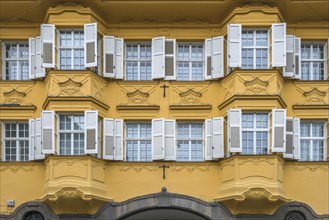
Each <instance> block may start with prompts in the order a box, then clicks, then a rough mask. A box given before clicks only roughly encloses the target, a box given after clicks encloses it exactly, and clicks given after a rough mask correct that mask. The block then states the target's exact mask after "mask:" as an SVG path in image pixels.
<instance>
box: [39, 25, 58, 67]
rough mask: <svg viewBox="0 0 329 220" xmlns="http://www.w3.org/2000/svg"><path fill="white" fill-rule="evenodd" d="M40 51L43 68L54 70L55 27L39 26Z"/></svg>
mask: <svg viewBox="0 0 329 220" xmlns="http://www.w3.org/2000/svg"><path fill="white" fill-rule="evenodd" d="M41 51H42V64H41V66H42V67H43V68H55V25H53V24H42V25H41Z"/></svg>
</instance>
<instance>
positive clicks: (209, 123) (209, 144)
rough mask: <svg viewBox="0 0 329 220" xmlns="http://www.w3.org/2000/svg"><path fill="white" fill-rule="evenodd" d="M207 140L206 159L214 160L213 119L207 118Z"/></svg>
mask: <svg viewBox="0 0 329 220" xmlns="http://www.w3.org/2000/svg"><path fill="white" fill-rule="evenodd" d="M205 124H206V129H205V130H206V135H205V136H206V140H205V158H204V159H205V160H212V159H213V158H212V155H213V153H212V152H213V149H212V146H213V145H212V136H213V134H212V119H206V121H205Z"/></svg>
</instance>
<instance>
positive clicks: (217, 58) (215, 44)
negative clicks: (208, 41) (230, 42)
mask: <svg viewBox="0 0 329 220" xmlns="http://www.w3.org/2000/svg"><path fill="white" fill-rule="evenodd" d="M223 54H224V38H223V37H222V36H220V37H214V38H213V39H212V57H211V60H212V71H211V72H212V78H213V79H217V78H222V77H224V56H223Z"/></svg>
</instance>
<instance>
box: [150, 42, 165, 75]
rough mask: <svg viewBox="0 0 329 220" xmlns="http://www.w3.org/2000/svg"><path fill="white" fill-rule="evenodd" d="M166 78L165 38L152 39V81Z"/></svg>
mask: <svg viewBox="0 0 329 220" xmlns="http://www.w3.org/2000/svg"><path fill="white" fill-rule="evenodd" d="M164 77H165V37H156V38H153V39H152V79H159V78H164Z"/></svg>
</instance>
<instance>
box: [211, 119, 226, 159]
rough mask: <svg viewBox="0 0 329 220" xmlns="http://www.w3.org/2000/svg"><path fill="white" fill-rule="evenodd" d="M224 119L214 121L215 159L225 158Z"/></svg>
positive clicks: (213, 141) (213, 146) (213, 145)
mask: <svg viewBox="0 0 329 220" xmlns="http://www.w3.org/2000/svg"><path fill="white" fill-rule="evenodd" d="M223 130H224V118H222V117H218V118H213V120H212V143H213V144H212V148H213V158H214V159H218V158H223V157H224V135H223Z"/></svg>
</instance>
